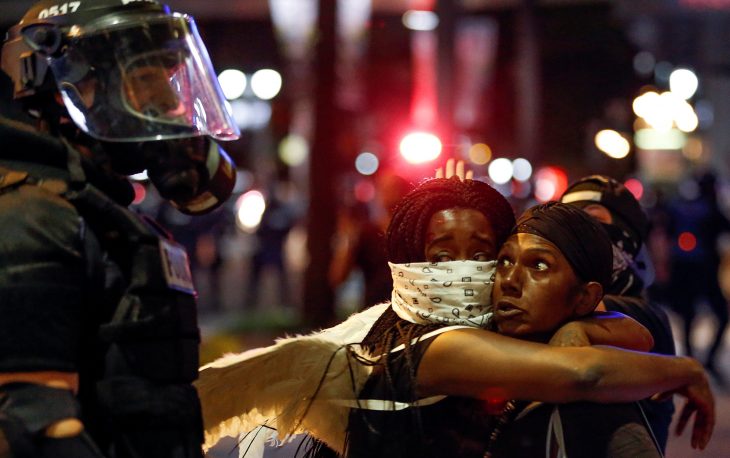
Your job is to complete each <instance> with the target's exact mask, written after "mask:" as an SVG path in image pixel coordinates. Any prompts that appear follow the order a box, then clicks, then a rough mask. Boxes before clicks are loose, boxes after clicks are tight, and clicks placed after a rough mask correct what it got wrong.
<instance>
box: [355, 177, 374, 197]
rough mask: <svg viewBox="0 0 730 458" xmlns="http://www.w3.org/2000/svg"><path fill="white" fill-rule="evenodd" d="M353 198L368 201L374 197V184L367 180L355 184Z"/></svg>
mask: <svg viewBox="0 0 730 458" xmlns="http://www.w3.org/2000/svg"><path fill="white" fill-rule="evenodd" d="M355 198H356V199H357V200H359V201H360V202H370V201H371V200H373V199H374V198H375V186H374V185H373V184H372V183H371V182H370V181H367V180H362V181H360V182H358V183H357V184H356V185H355Z"/></svg>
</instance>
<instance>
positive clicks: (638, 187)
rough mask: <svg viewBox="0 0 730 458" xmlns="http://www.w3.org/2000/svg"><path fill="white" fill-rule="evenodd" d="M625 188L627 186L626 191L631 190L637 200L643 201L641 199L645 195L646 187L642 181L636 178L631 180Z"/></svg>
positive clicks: (625, 183) (625, 184)
mask: <svg viewBox="0 0 730 458" xmlns="http://www.w3.org/2000/svg"><path fill="white" fill-rule="evenodd" d="M624 186H626V189H628V190H629V192H630V193H631V194H632V195H633V196H634V198H635V199H636V200H641V197H642V196H643V195H644V185H643V184H641V181H639V180H637V179H636V178H629V179H628V180H626V181H625V182H624Z"/></svg>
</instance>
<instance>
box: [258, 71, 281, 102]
mask: <svg viewBox="0 0 730 458" xmlns="http://www.w3.org/2000/svg"><path fill="white" fill-rule="evenodd" d="M251 90H252V91H253V93H254V94H255V95H256V97H258V98H260V99H261V100H271V99H273V98H274V97H276V95H277V94H278V93H279V91H280V90H281V75H280V74H279V72H277V71H276V70H272V69H270V68H264V69H261V70H258V71H256V73H254V74H253V76H252V77H251Z"/></svg>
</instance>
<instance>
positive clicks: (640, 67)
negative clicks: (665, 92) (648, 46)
mask: <svg viewBox="0 0 730 458" xmlns="http://www.w3.org/2000/svg"><path fill="white" fill-rule="evenodd" d="M655 64H656V59H654V55H653V54H652V53H650V52H649V51H641V52H638V53H637V54H636V55H635V56H634V71H636V73H638V74H639V75H642V76H648V75H651V74H652V73H654V65H655Z"/></svg>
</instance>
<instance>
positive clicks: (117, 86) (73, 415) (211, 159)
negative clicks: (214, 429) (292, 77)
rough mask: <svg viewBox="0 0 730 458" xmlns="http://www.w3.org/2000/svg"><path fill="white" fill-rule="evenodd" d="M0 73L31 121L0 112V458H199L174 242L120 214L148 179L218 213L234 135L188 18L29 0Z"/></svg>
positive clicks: (193, 346) (126, 6)
mask: <svg viewBox="0 0 730 458" xmlns="http://www.w3.org/2000/svg"><path fill="white" fill-rule="evenodd" d="M2 69H3V71H4V72H5V73H6V74H8V75H9V76H10V78H11V80H12V82H13V84H14V96H15V98H16V99H17V100H18V101H19V102H20V103H22V104H23V107H24V108H25V109H26V110H27V112H28V113H30V114H31V115H32V116H34V117H35V119H36V120H37V126H36V128H32V127H29V126H27V125H25V124H19V123H15V122H12V121H9V120H6V119H0V141H2V148H0V227H2V237H1V238H0V298H2V299H1V300H0V317H1V318H0V457H3V458H5V457H13V458H17V457H74V458H85V457H104V456H106V457H118V458H126V457H155V458H166V457H171V458H172V457H175V458H177V457H181V458H182V457H186V458H187V457H201V456H202V451H201V442H202V429H201V416H200V406H199V401H198V398H197V394H196V392H195V390H194V389H193V387H192V385H191V382H192V381H193V380H194V379H195V378H196V377H197V368H198V343H199V331H198V327H197V321H196V309H195V291H194V289H193V285H192V281H191V276H190V269H189V267H188V262H187V254H186V253H185V250H184V249H183V248H182V247H180V246H179V245H177V244H176V243H175V242H174V241H172V240H171V239H170V238H169V237H168V236H167V235H166V232H165V231H164V230H162V229H160V228H159V227H158V226H157V225H156V224H154V223H153V222H152V221H150V220H147V219H145V218H143V217H140V216H138V215H137V214H135V213H133V212H130V211H129V210H128V209H127V208H126V206H127V205H128V204H129V203H130V202H131V200H132V198H133V196H134V193H133V191H132V188H131V186H130V184H129V182H128V181H127V179H126V175H130V174H132V173H137V172H140V171H142V170H147V171H148V174H149V176H150V179H151V181H152V183H153V184H154V185H155V187H156V188H157V189H158V191H159V192H160V194H161V195H162V196H163V197H164V198H166V199H167V200H169V201H170V202H171V203H172V204H173V205H174V206H175V207H176V208H178V209H179V210H180V211H183V212H185V213H188V214H201V213H205V212H207V211H210V210H212V209H214V208H216V207H217V206H219V205H220V204H221V203H222V202H223V201H225V199H226V198H227V197H228V196H229V195H230V193H231V191H232V188H233V184H234V180H235V168H234V165H233V163H232V162H231V161H230V159H229V158H228V156H227V155H226V154H225V152H224V151H223V150H222V149H221V148H220V147H219V145H218V144H217V143H216V140H232V139H235V138H237V136H238V130H237V128H236V127H235V125H234V123H233V121H232V119H231V117H230V115H229V114H228V112H227V110H226V109H225V105H224V100H223V97H222V95H221V91H220V87H219V86H218V83H217V80H216V78H215V75H214V74H213V73H212V66H211V64H210V61H209V58H208V55H207V52H206V50H205V47H204V45H203V43H202V41H201V40H200V37H199V36H198V33H197V30H196V27H195V23H194V21H193V20H192V18H190V17H188V16H185V15H180V14H172V13H171V12H170V11H169V9H168V8H167V7H165V6H163V5H161V4H159V3H157V2H156V1H151V0H145V1H135V0H83V1H64V0H43V1H41V2H39V3H37V4H36V5H35V6H34V7H32V8H31V9H30V10H29V11H28V13H27V14H26V15H25V16H24V17H23V19H22V20H21V21H20V22H19V23H18V24H17V25H15V26H14V27H13V28H11V29H10V31H9V32H8V36H7V38H6V40H5V42H4V45H3V48H2Z"/></svg>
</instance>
